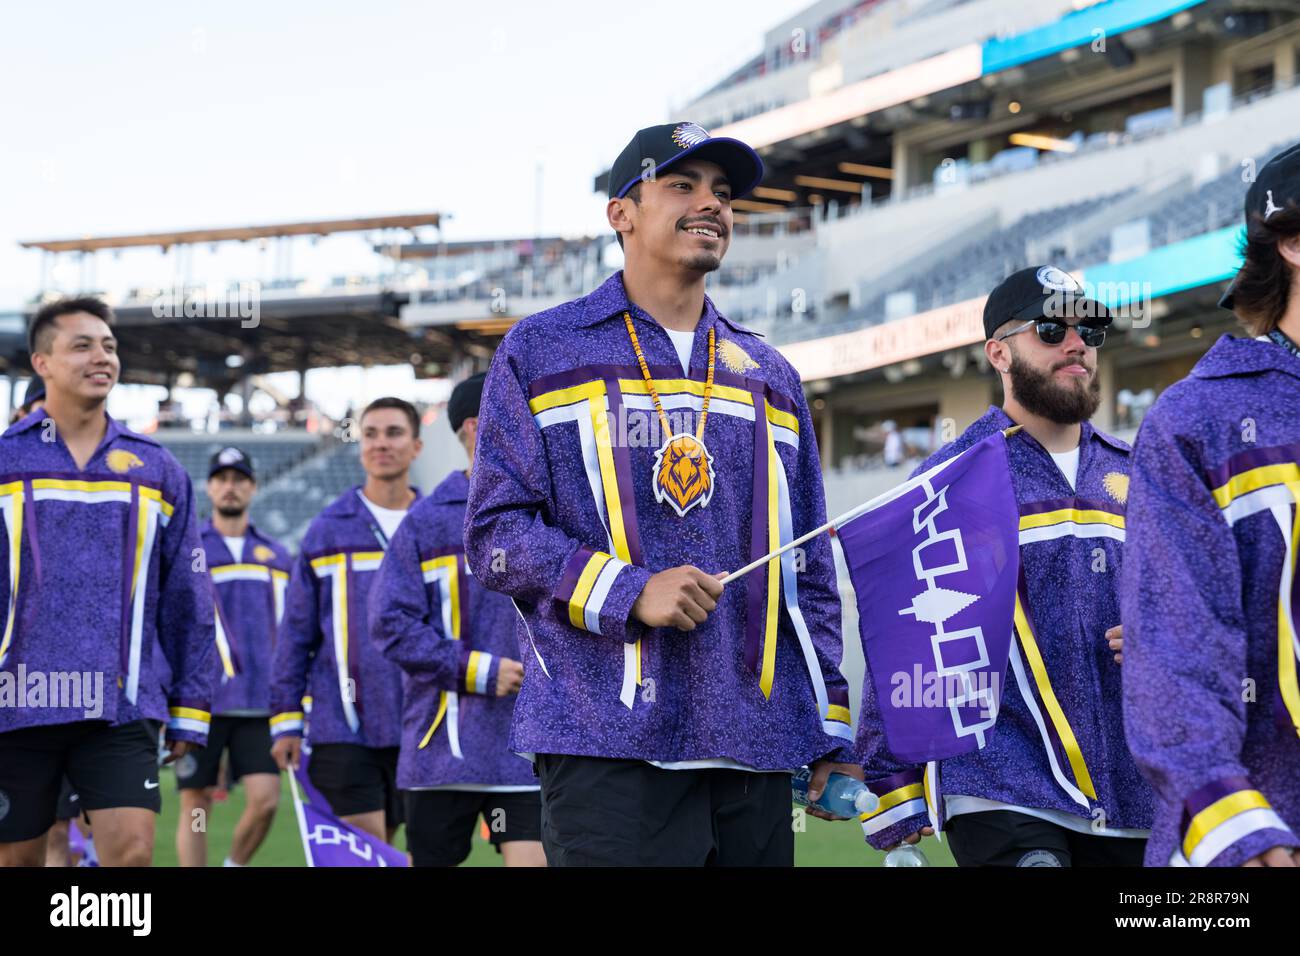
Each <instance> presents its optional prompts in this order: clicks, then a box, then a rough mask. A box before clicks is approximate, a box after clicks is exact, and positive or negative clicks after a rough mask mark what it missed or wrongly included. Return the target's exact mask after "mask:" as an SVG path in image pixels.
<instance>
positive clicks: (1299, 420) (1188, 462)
mask: <svg viewBox="0 0 1300 956" xmlns="http://www.w3.org/2000/svg"><path fill="white" fill-rule="evenodd" d="M1242 253H1243V258H1244V264H1243V265H1242V267H1241V270H1240V271H1239V272H1238V273H1237V277H1236V279H1235V280H1234V281H1233V284H1232V286H1231V288H1230V289H1229V291H1228V294H1227V295H1226V296H1225V297H1224V299H1223V302H1222V304H1223V305H1224V306H1226V307H1227V308H1231V309H1233V310H1234V311H1235V312H1236V315H1237V318H1238V320H1240V322H1241V323H1242V325H1243V326H1244V327H1245V328H1246V330H1247V331H1248V332H1249V333H1250V335H1249V337H1245V338H1233V337H1231V336H1226V335H1225V336H1224V337H1223V338H1221V339H1220V340H1219V341H1218V342H1216V343H1215V344H1214V346H1213V348H1211V349H1210V351H1209V352H1207V353H1206V354H1205V356H1204V357H1203V358H1202V359H1201V360H1200V361H1199V362H1197V363H1196V366H1195V368H1193V369H1192V372H1191V375H1189V376H1188V377H1187V378H1186V379H1184V380H1183V381H1181V382H1179V383H1178V384H1176V385H1174V386H1172V387H1171V388H1169V389H1168V390H1167V391H1166V392H1165V393H1164V394H1163V395H1161V396H1160V399H1159V400H1158V401H1157V402H1156V404H1155V406H1154V407H1153V408H1152V409H1151V411H1150V412H1148V413H1147V416H1146V418H1145V419H1143V421H1142V429H1141V431H1140V432H1139V433H1138V440H1137V448H1136V453H1135V455H1134V462H1133V483H1132V488H1131V492H1130V497H1129V539H1128V545H1127V549H1126V554H1125V572H1124V573H1125V580H1124V621H1125V625H1126V629H1127V631H1128V634H1127V638H1126V641H1125V645H1126V646H1125V649H1124V654H1125V659H1124V720H1125V727H1126V730H1127V733H1128V740H1129V744H1130V746H1131V747H1132V750H1133V753H1134V755H1135V756H1136V757H1137V760H1138V764H1139V765H1140V766H1141V768H1142V770H1143V772H1144V773H1145V774H1146V776H1147V778H1148V779H1149V780H1150V781H1151V783H1152V786H1153V787H1154V788H1155V790H1156V794H1157V797H1158V803H1157V810H1156V819H1155V824H1154V827H1153V829H1152V833H1151V840H1150V843H1149V844H1148V847H1147V854H1146V862H1147V865H1149V866H1166V865H1171V864H1172V865H1188V864H1190V865H1192V866H1239V865H1246V866H1295V865H1297V864H1298V863H1300V852H1298V851H1300V836H1298V834H1300V688H1298V687H1297V682H1296V677H1297V670H1300V667H1298V664H1297V656H1298V655H1300V636H1298V635H1300V616H1298V612H1300V591H1297V589H1296V571H1297V568H1296V553H1297V552H1296V547H1297V541H1300V516H1298V510H1300V345H1298V344H1297V343H1300V147H1293V148H1291V149H1289V150H1287V151H1286V152H1284V153H1282V154H1281V155H1279V156H1277V157H1276V158H1275V159H1273V160H1272V161H1271V162H1269V163H1268V164H1267V165H1266V166H1264V168H1263V169H1261V170H1260V172H1259V176H1258V178H1257V179H1256V181H1255V182H1254V183H1253V184H1252V185H1251V187H1250V189H1249V190H1248V191H1247V193H1246V240H1245V243H1244V246H1243V249H1242Z"/></svg>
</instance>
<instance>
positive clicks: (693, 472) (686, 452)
mask: <svg viewBox="0 0 1300 956" xmlns="http://www.w3.org/2000/svg"><path fill="white" fill-rule="evenodd" d="M654 493H655V500H656V501H659V502H667V503H668V505H669V507H671V508H672V509H673V510H674V511H676V512H677V515H678V517H680V518H684V517H686V512H688V511H690V510H691V509H692V508H694V507H695V506H696V505H699V506H700V507H701V508H704V507H707V506H708V504H709V499H710V498H712V497H713V456H712V455H710V454H709V452H708V450H707V449H706V448H705V447H704V445H703V443H701V442H700V441H699V440H697V439H696V438H695V436H694V435H686V434H681V435H674V436H673V437H672V438H670V439H669V440H668V441H667V442H666V443H665V444H664V446H663V447H662V448H660V449H659V450H658V451H656V452H655V471H654Z"/></svg>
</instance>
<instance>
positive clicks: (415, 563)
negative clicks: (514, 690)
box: [370, 521, 497, 694]
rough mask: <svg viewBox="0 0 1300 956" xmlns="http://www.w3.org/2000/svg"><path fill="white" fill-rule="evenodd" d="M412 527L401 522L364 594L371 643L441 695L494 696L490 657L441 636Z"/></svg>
mask: <svg viewBox="0 0 1300 956" xmlns="http://www.w3.org/2000/svg"><path fill="white" fill-rule="evenodd" d="M414 528H415V525H414V523H413V522H410V521H404V522H402V524H401V525H400V526H399V527H398V529H397V533H396V534H394V535H393V540H392V543H391V544H390V545H389V548H388V553H387V554H386V555H384V560H383V563H382V564H380V566H379V573H378V574H377V576H376V577H375V583H374V586H373V588H372V590H371V592H370V636H371V639H372V640H373V641H374V642H375V645H376V646H377V647H378V648H379V651H380V653H382V654H383V655H384V656H385V657H387V658H388V659H389V660H391V661H392V662H393V663H395V664H396V665H397V666H398V667H400V668H402V670H404V671H406V672H407V673H409V674H412V675H415V674H418V675H421V676H423V677H426V678H428V679H430V680H431V681H432V683H433V685H434V686H435V687H438V688H439V689H441V690H451V691H459V692H461V693H471V694H473V693H490V694H495V687H496V681H495V676H496V671H497V662H496V661H495V659H494V658H493V655H491V654H485V653H483V652H481V651H475V650H473V648H471V647H470V646H469V642H468V641H467V640H454V639H452V638H451V637H450V636H449V635H445V634H444V633H443V609H442V600H441V597H440V596H439V593H438V589H437V588H436V587H433V588H431V587H429V586H428V585H427V584H426V583H425V581H424V573H423V570H422V569H421V566H420V565H421V562H420V551H419V542H418V540H417V538H416V533H415V530H414ZM464 636H465V635H462V637H464ZM471 671H472V673H471ZM467 677H472V678H473V679H472V681H469V682H467ZM489 680H490V681H491V683H488V681H489Z"/></svg>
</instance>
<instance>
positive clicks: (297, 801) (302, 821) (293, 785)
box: [288, 767, 316, 866]
mask: <svg viewBox="0 0 1300 956" xmlns="http://www.w3.org/2000/svg"><path fill="white" fill-rule="evenodd" d="M288 773H289V789H290V790H291V791H293V812H294V813H295V814H297V816H298V835H299V836H300V837H302V852H303V854H304V855H305V856H306V857H307V865H308V866H315V865H316V864H315V862H314V861H313V860H312V858H311V845H310V844H309V843H308V842H307V816H306V814H304V813H303V812H302V795H301V794H299V793H298V778H297V777H295V776H294V772H293V767H290V768H289V771H288Z"/></svg>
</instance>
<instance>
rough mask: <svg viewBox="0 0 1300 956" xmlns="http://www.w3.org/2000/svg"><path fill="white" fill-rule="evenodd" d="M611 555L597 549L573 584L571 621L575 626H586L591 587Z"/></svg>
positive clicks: (570, 605) (570, 609) (570, 602)
mask: <svg viewBox="0 0 1300 956" xmlns="http://www.w3.org/2000/svg"><path fill="white" fill-rule="evenodd" d="M609 557H610V556H609V555H608V554H606V553H605V552H603V551H597V552H596V553H595V554H593V555H592V556H591V560H590V561H588V562H587V566H586V567H585V568H583V569H582V574H580V575H579V576H578V583H577V584H575V585H574V586H573V595H572V596H571V597H570V598H569V623H570V624H572V625H573V626H574V627H578V628H584V629H585V628H586V620H585V614H586V608H587V598H589V597H591V589H592V588H593V587H594V586H595V584H596V578H598V577H600V571H601V569H602V568H603V567H605V565H606V563H607V562H608V561H609Z"/></svg>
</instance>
